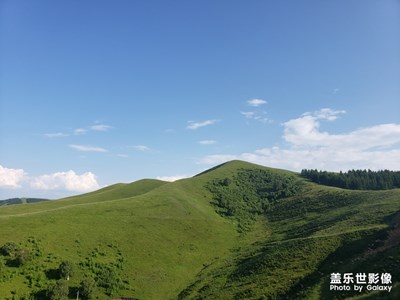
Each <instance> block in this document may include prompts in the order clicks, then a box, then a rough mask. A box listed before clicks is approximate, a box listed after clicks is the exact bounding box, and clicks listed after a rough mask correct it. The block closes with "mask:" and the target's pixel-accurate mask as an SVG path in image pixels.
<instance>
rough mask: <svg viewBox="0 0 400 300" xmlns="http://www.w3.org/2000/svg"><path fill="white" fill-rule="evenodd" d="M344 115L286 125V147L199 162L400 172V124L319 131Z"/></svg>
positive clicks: (323, 113) (313, 115) (312, 115)
mask: <svg viewBox="0 0 400 300" xmlns="http://www.w3.org/2000/svg"><path fill="white" fill-rule="evenodd" d="M344 113H345V111H343V110H334V109H330V108H324V109H321V110H319V111H315V112H307V113H304V114H303V115H302V116H300V117H299V118H296V119H292V120H289V121H287V122H285V123H283V124H282V126H283V136H282V138H283V140H284V141H285V142H286V143H287V147H272V148H261V149H257V150H254V151H252V152H246V153H241V154H214V155H208V156H205V157H203V158H201V159H200V160H199V161H198V163H200V164H208V165H210V164H211V165H213V164H218V163H222V162H225V161H228V160H233V159H241V160H246V161H250V162H254V163H258V164H261V165H267V166H271V167H277V168H285V169H289V170H294V171H300V170H301V169H303V168H318V169H324V170H331V171H339V170H349V169H353V168H354V169H374V170H379V169H391V170H394V169H395V170H397V169H400V148H399V146H400V124H394V123H391V124H379V125H375V126H371V127H367V128H361V129H357V130H354V131H350V132H347V133H341V134H331V133H328V132H323V131H321V130H320V122H322V121H330V122H332V121H336V120H337V119H338V118H339V116H340V115H342V114H344Z"/></svg>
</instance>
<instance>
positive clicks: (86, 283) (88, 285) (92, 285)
mask: <svg viewBox="0 0 400 300" xmlns="http://www.w3.org/2000/svg"><path fill="white" fill-rule="evenodd" d="M95 290H96V281H95V280H94V279H93V277H85V278H84V279H83V280H82V281H81V283H80V288H79V292H80V294H81V296H82V297H84V298H85V299H92V298H93V293H94V292H95Z"/></svg>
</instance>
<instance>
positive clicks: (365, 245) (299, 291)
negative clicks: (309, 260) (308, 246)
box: [281, 229, 395, 300]
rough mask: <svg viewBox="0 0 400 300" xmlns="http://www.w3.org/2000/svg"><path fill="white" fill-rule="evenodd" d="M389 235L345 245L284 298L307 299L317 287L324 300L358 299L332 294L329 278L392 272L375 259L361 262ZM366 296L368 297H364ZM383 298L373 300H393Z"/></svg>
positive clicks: (345, 293)
mask: <svg viewBox="0 0 400 300" xmlns="http://www.w3.org/2000/svg"><path fill="white" fill-rule="evenodd" d="M387 233H388V232H387V230H386V229H384V230H380V231H377V232H373V233H371V234H369V235H368V236H365V237H361V238H359V239H357V240H353V241H350V242H347V243H346V242H344V243H345V244H344V245H342V246H341V247H339V248H338V249H337V250H336V251H335V252H333V253H331V254H330V255H329V256H328V257H327V258H326V259H325V260H323V261H322V262H321V263H320V264H319V266H318V267H317V269H316V270H315V271H314V272H313V273H311V274H309V275H308V276H306V277H304V278H303V279H301V280H300V281H298V282H297V283H296V284H294V285H293V286H292V287H291V289H290V290H289V291H288V292H287V293H285V294H284V295H282V297H281V298H285V299H306V298H307V296H308V295H309V293H310V292H311V290H314V289H315V288H317V287H318V286H320V287H319V288H318V289H319V291H320V298H321V299H327V300H330V299H345V298H346V299H347V298H348V297H353V296H356V295H359V294H360V293H359V292H358V291H340V292H339V291H330V275H331V273H341V274H343V273H353V274H356V273H368V272H374V273H381V272H383V271H384V270H385V272H388V271H389V270H391V269H392V268H391V267H390V266H389V265H382V264H381V263H378V264H377V263H376V262H374V261H373V260H374V257H371V259H372V260H363V258H362V256H363V253H365V251H366V250H367V249H371V248H375V247H379V245H380V243H379V242H380V241H381V239H384V238H385V237H386V236H387ZM376 264H377V265H379V269H376V268H374V267H373V266H374V265H376ZM393 270H395V269H393ZM392 275H393V273H392ZM364 290H365V287H364ZM363 294H364V295H365V293H363ZM382 295H383V296H384V298H380V297H377V296H378V295H376V294H375V297H377V298H373V299H392V298H387V296H388V295H384V293H382ZM371 296H372V295H371ZM368 299H370V298H368ZM371 299H372V298H371ZM393 299H394V298H393Z"/></svg>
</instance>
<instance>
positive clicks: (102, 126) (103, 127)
mask: <svg viewBox="0 0 400 300" xmlns="http://www.w3.org/2000/svg"><path fill="white" fill-rule="evenodd" d="M89 128H90V129H91V130H94V131H108V130H109V129H111V128H113V127H112V126H109V125H105V124H95V125H92V126H90V127H89Z"/></svg>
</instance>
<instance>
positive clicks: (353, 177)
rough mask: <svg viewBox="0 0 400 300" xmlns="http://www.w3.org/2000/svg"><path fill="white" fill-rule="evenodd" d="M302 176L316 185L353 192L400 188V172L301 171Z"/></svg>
mask: <svg viewBox="0 0 400 300" xmlns="http://www.w3.org/2000/svg"><path fill="white" fill-rule="evenodd" d="M300 174H301V176H302V177H304V178H307V179H309V180H311V181H313V182H315V183H318V184H323V185H329V186H335V187H340V188H344V189H352V190H387V189H394V188H400V171H389V170H381V171H371V170H350V171H347V172H342V171H340V172H339V173H336V172H327V171H319V170H316V169H315V170H311V169H310V170H308V169H303V170H301V173H300Z"/></svg>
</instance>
